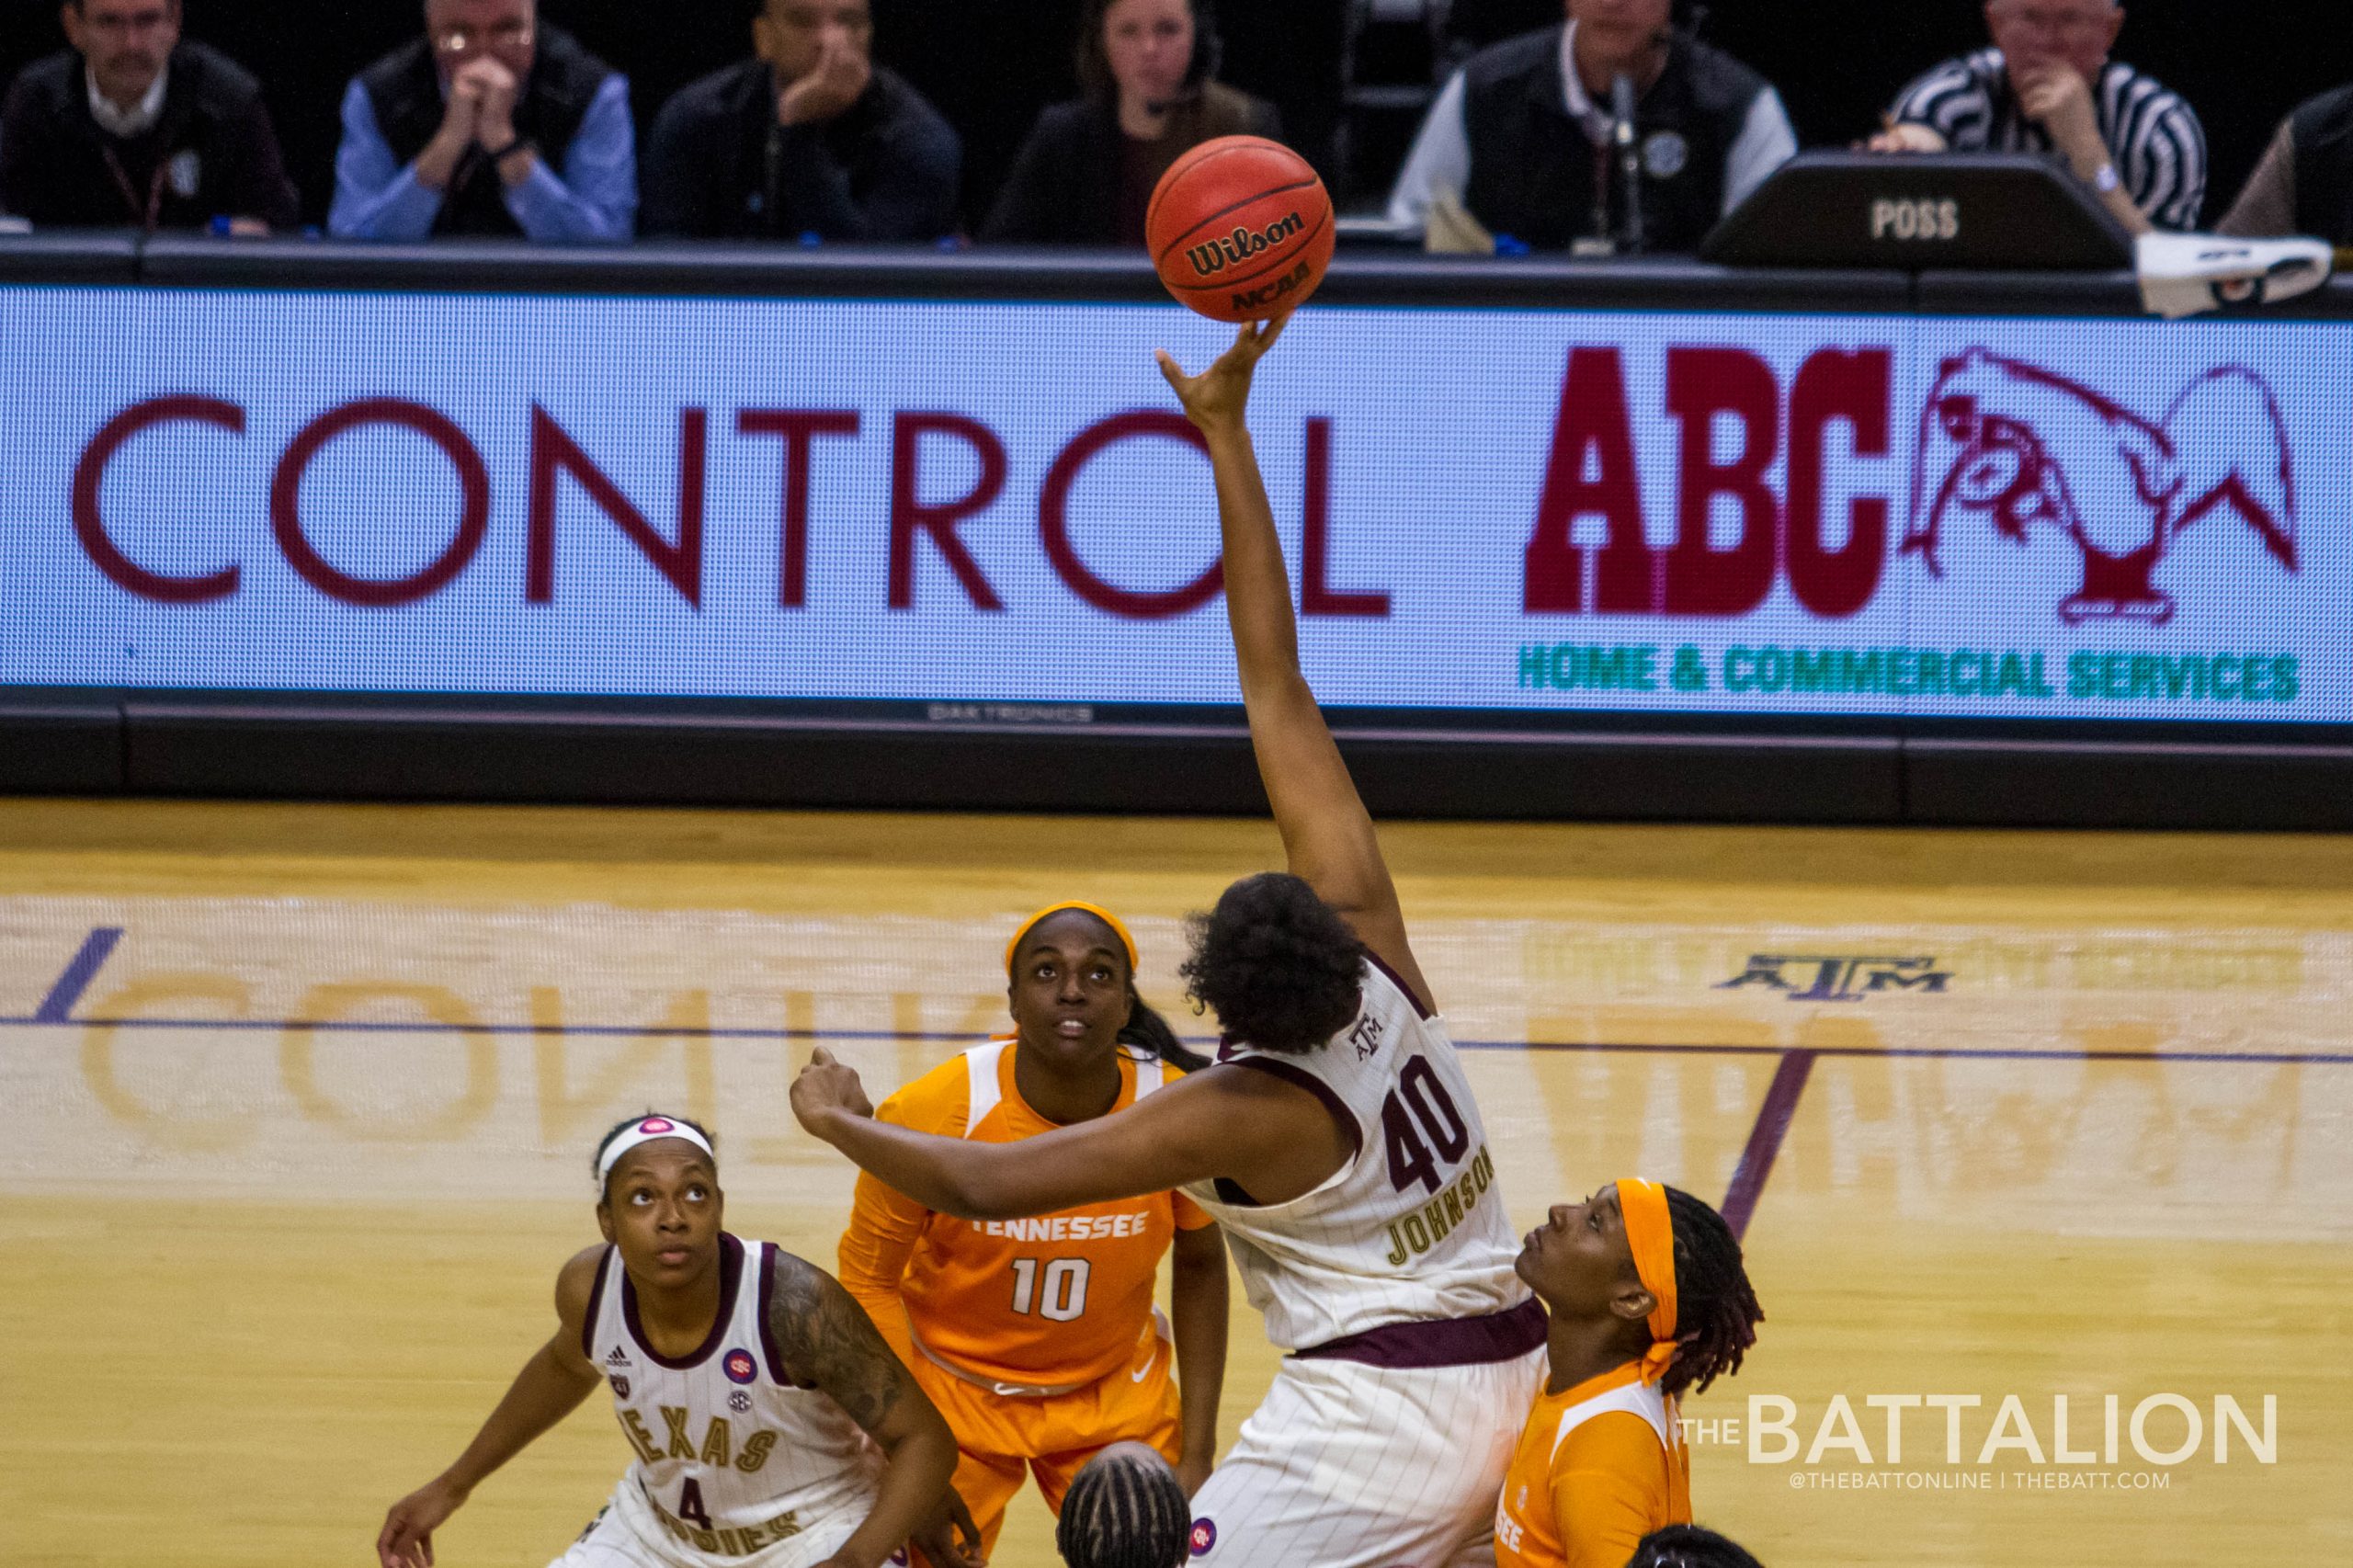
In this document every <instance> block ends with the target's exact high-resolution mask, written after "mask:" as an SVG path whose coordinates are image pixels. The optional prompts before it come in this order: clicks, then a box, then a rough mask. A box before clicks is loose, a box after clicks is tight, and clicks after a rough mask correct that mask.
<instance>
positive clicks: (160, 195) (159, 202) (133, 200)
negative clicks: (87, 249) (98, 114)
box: [98, 147, 171, 234]
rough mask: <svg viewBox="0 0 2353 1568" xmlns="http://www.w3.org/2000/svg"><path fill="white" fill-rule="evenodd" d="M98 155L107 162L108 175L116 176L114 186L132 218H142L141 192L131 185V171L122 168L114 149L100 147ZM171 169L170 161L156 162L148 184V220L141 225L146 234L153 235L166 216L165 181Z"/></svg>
mask: <svg viewBox="0 0 2353 1568" xmlns="http://www.w3.org/2000/svg"><path fill="white" fill-rule="evenodd" d="M98 155H99V156H100V157H102V158H104V159H105V160H106V161H107V173H108V174H110V175H112V176H114V186H115V188H116V189H117V190H119V191H120V192H122V199H123V204H124V205H125V206H127V207H129V208H130V209H131V217H132V218H134V219H136V218H138V217H139V216H140V207H139V191H138V188H137V187H134V186H133V185H132V184H131V174H130V171H129V170H127V169H125V168H124V167H123V166H122V160H121V159H120V158H118V157H116V156H115V155H114V149H113V148H111V147H100V148H99V149H98ZM170 167H171V160H170V159H168V158H158V159H156V160H155V176H154V178H153V179H151V180H149V181H148V182H147V208H146V218H145V221H144V222H142V223H141V224H140V227H141V229H142V231H143V232H144V233H151V234H152V233H154V232H155V224H156V222H157V221H158V220H159V219H161V218H162V217H163V215H164V179H165V174H166V173H167V172H168V171H169V169H170Z"/></svg>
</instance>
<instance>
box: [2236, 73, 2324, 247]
mask: <svg viewBox="0 0 2353 1568" xmlns="http://www.w3.org/2000/svg"><path fill="white" fill-rule="evenodd" d="M2218 230H2219V232H2220V233H2225V234H2234V235H2236V236H2238V237H2239V238H2241V239H2250V240H2252V239H2265V238H2269V237H2272V236H2275V235H2281V234H2311V235H2313V236H2315V237H2316V238H2319V239H2324V240H2326V241H2327V242H2328V243H2329V244H2333V245H2336V246H2338V247H2340V248H2342V247H2344V246H2347V245H2353V85H2348V86H2343V87H2338V88H2336V90H2335V91H2333V92H2326V93H2323V94H2321V95H2320V97H2316V98H2307V99H2306V100H2305V101H2304V102H2302V103H2301V104H2299V105H2297V106H2296V110H2295V112H2294V113H2292V114H2290V116H2289V117H2288V118H2287V119H2283V120H2281V121H2280V122H2279V132H2278V133H2277V134H2276V135H2274V136H2273V137H2272V138H2271V145H2270V147H2269V149H2268V150H2267V151H2266V152H2265V153H2264V154H2263V161H2262V162H2261V163H2260V164H2257V165H2256V168H2255V173H2254V174H2253V175H2252V176H2249V177H2248V179H2247V182H2246V187H2245V189H2243V190H2241V191H2240V192H2239V199H2238V200H2237V201H2235V202H2234V203H2232V205H2231V210H2230V213H2229V215H2228V216H2226V217H2225V218H2223V220H2222V222H2221V224H2220V225H2218Z"/></svg>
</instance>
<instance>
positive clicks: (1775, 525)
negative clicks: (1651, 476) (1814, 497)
mask: <svg viewBox="0 0 2353 1568" xmlns="http://www.w3.org/2000/svg"><path fill="white" fill-rule="evenodd" d="M1666 411H1667V413H1669V414H1670V415H1674V416H1675V419H1676V421H1677V424H1678V425H1679V426H1681V441H1682V454H1683V455H1682V463H1681V469H1680V472H1679V473H1678V475H1677V486H1676V490H1677V506H1676V518H1675V547H1674V548H1673V549H1672V550H1669V551H1666V585H1665V588H1666V591H1665V608H1666V613H1667V614H1669V615H1714V616H1733V615H1745V614H1747V613H1748V612H1749V611H1750V610H1753V609H1755V608H1756V607H1757V606H1758V605H1760V604H1763V603H1764V602H1765V596H1766V595H1768V594H1769V593H1771V592H1772V591H1773V568H1774V565H1775V564H1776V558H1777V557H1778V555H1779V533H1780V523H1781V506H1780V502H1779V499H1778V498H1777V497H1776V496H1775V495H1774V494H1773V491H1772V487H1771V486H1769V485H1768V484H1767V483H1765V473H1766V471H1767V470H1768V469H1769V468H1771V467H1772V466H1773V459H1774V458H1775V457H1776V456H1777V455H1778V454H1779V451H1780V449H1781V385H1780V382H1779V381H1776V380H1775V379H1774V376H1773V369H1772V367H1771V366H1769V365H1768V364H1766V363H1765V361H1764V360H1762V359H1759V358H1757V357H1756V355H1754V354H1751V353H1749V352H1748V351H1747V350H1745V349H1741V348H1670V349H1668V350H1667V354H1666ZM1718 415H1731V416H1732V417H1733V419H1735V420H1737V421H1738V422H1739V424H1740V427H1741V432H1742V435H1741V448H1740V453H1739V455H1738V456H1737V457H1735V458H1733V460H1731V461H1730V462H1726V463H1719V462H1717V461H1716V458H1715V439H1714V437H1715V423H1716V418H1717V416H1718ZM1719 495H1726V496H1730V497H1731V498H1732V500H1733V503H1734V504H1735V505H1736V506H1738V508H1739V511H1740V537H1739V538H1738V539H1737V540H1734V541H1733V543H1732V545H1731V546H1730V547H1729V548H1727V549H1723V550H1718V549H1716V548H1714V546H1713V544H1712V543H1711V541H1710V540H1709V537H1708V518H1709V513H1710V511H1711V504H1712V503H1713V501H1714V500H1715V498H1716V497H1717V496H1719Z"/></svg>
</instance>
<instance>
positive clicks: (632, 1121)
mask: <svg viewBox="0 0 2353 1568" xmlns="http://www.w3.org/2000/svg"><path fill="white" fill-rule="evenodd" d="M649 1116H658V1117H660V1118H662V1119H664V1120H665V1121H675V1122H676V1123H677V1124H678V1125H679V1126H681V1127H691V1128H693V1129H694V1130H695V1131H697V1132H699V1133H700V1134H701V1135H702V1141H703V1142H706V1143H708V1144H710V1151H711V1159H712V1161H713V1163H714V1166H715V1165H716V1162H717V1161H718V1158H719V1139H718V1138H717V1137H716V1136H715V1135H714V1134H713V1133H712V1132H711V1131H710V1129H709V1128H707V1127H705V1126H704V1125H703V1124H702V1123H701V1122H699V1121H697V1120H695V1119H693V1118H692V1117H687V1116H673V1115H671V1114H670V1113H669V1112H668V1111H666V1110H655V1109H654V1108H653V1107H651V1106H648V1107H647V1108H645V1109H643V1110H642V1111H639V1112H638V1113H637V1114H636V1115H635V1116H625V1117H623V1118H621V1119H620V1120H619V1121H616V1122H614V1123H613V1124H612V1126H610V1127H608V1128H607V1129H606V1130H605V1135H604V1136H603V1137H602V1138H599V1139H597V1149H596V1152H595V1153H592V1154H590V1155H589V1156H588V1174H589V1175H590V1176H595V1175H596V1174H597V1167H598V1166H600V1165H603V1164H604V1163H605V1151H606V1150H607V1149H608V1148H610V1147H611V1146H612V1142H613V1140H614V1139H616V1138H618V1137H620V1135H621V1134H622V1133H624V1132H627V1131H629V1130H630V1129H631V1128H632V1127H635V1126H636V1125H637V1124H638V1123H639V1122H641V1121H643V1120H644V1119H646V1118H647V1117H649ZM604 1186H605V1187H606V1188H609V1187H611V1186H612V1177H610V1176H607V1177H606V1178H605V1183H604ZM608 1195H609V1194H608V1192H606V1191H599V1193H598V1195H597V1196H598V1197H600V1198H602V1197H606V1196H608Z"/></svg>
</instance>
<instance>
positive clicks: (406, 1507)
mask: <svg viewBox="0 0 2353 1568" xmlns="http://www.w3.org/2000/svg"><path fill="white" fill-rule="evenodd" d="M465 1500H466V1494H464V1493H462V1492H460V1491H458V1490H456V1489H455V1488H454V1487H451V1486H449V1485H447V1484H445V1483H441V1482H439V1481H428V1482H426V1483H425V1484H424V1485H422V1486H420V1487H418V1488H417V1489H416V1490H415V1491H414V1492H412V1493H410V1494H408V1495H407V1496H405V1497H404V1498H402V1499H401V1500H400V1501H399V1502H397V1503H395V1504H393V1505H392V1509H391V1511H390V1512H388V1513H386V1514H385V1516H384V1528H382V1529H381V1530H380V1531H378V1532H377V1535H376V1562H377V1563H378V1565H379V1568H433V1532H434V1531H435V1530H437V1529H439V1528H441V1521H442V1520H444V1519H446V1518H448V1517H449V1516H450V1515H452V1514H454V1513H456V1512H457V1511H458V1508H459V1506H460V1504H462V1503H464V1502H465Z"/></svg>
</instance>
